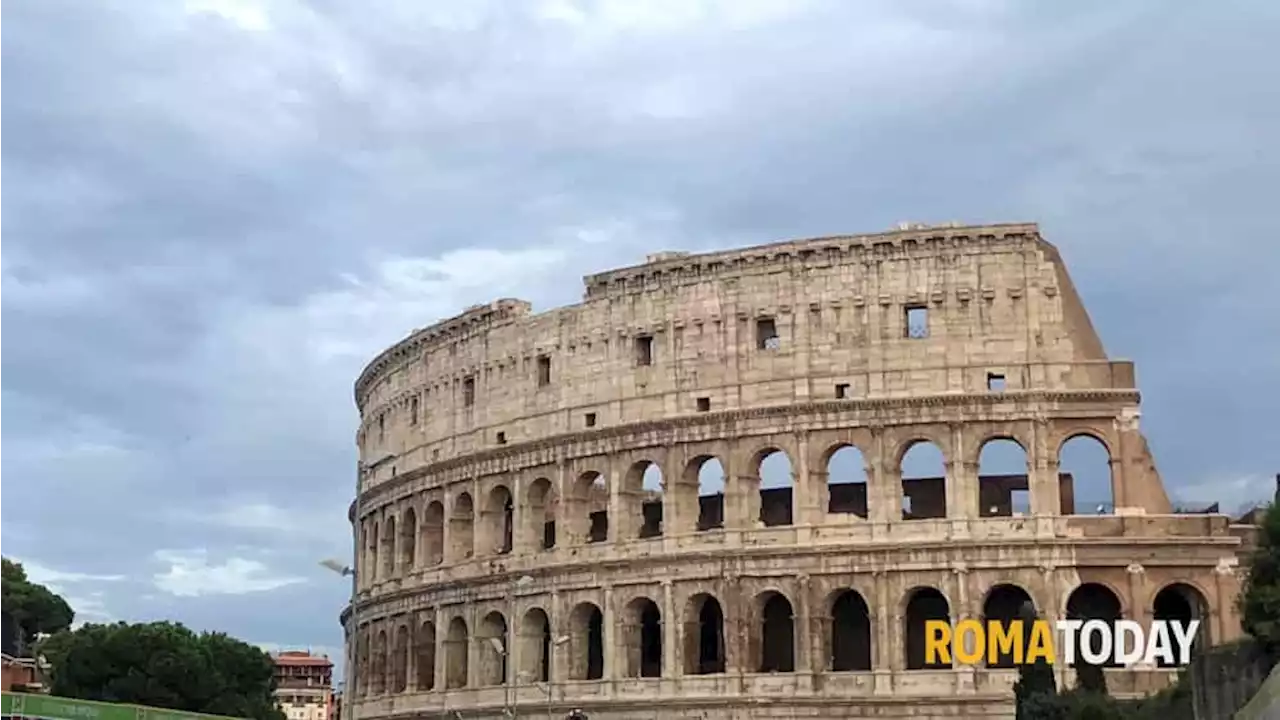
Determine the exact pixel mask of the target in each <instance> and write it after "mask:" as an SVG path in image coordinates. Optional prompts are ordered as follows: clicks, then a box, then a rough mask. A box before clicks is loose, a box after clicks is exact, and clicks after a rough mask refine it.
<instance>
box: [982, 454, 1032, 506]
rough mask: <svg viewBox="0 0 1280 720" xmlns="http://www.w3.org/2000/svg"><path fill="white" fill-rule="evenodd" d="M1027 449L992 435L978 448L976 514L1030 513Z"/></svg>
mask: <svg viewBox="0 0 1280 720" xmlns="http://www.w3.org/2000/svg"><path fill="white" fill-rule="evenodd" d="M1028 473H1029V466H1028V465H1027V451H1026V450H1024V449H1023V447H1022V445H1020V444H1018V441H1016V440H1013V439H1011V438H992V439H990V440H987V441H986V442H985V443H983V444H982V449H981V450H979V451H978V515H979V516H980V517H1015V516H1017V517H1021V516H1023V515H1026V514H1028V513H1030V512H1031V483H1030V481H1029V480H1028V478H1027V476H1028Z"/></svg>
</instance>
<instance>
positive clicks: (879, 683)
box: [871, 570, 904, 695]
mask: <svg viewBox="0 0 1280 720" xmlns="http://www.w3.org/2000/svg"><path fill="white" fill-rule="evenodd" d="M873 577H874V587H875V594H874V597H873V598H871V627H872V628H873V629H874V632H873V635H874V639H873V642H872V645H871V668H872V670H873V671H874V672H875V693H876V694H877V695H891V694H893V673H894V672H898V671H901V670H902V668H903V665H904V663H903V660H902V657H901V654H902V653H901V652H899V647H898V643H897V641H896V638H897V636H898V635H900V634H901V628H900V627H899V625H900V623H898V622H897V620H898V613H897V612H895V610H894V606H893V600H892V595H891V592H890V583H889V574H888V573H887V572H885V571H884V570H876V571H875V573H874V575H873Z"/></svg>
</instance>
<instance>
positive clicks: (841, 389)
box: [836, 383, 849, 400]
mask: <svg viewBox="0 0 1280 720" xmlns="http://www.w3.org/2000/svg"><path fill="white" fill-rule="evenodd" d="M848 397H849V383H837V384H836V399H837V400H844V399H846V398H848Z"/></svg>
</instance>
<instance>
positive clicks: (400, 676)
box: [390, 625, 413, 693]
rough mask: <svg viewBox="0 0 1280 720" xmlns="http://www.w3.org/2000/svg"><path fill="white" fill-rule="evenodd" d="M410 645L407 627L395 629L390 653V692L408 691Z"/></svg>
mask: <svg viewBox="0 0 1280 720" xmlns="http://www.w3.org/2000/svg"><path fill="white" fill-rule="evenodd" d="M412 650H413V648H412V645H411V644H410V643H409V626H408V625H401V626H399V627H397V628H396V640H395V645H394V648H393V649H392V651H391V660H392V661H391V663H390V665H391V683H390V685H391V692H393V693H402V692H404V691H405V690H408V689H409V653H410V652H412Z"/></svg>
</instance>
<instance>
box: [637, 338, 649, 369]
mask: <svg viewBox="0 0 1280 720" xmlns="http://www.w3.org/2000/svg"><path fill="white" fill-rule="evenodd" d="M652 364H653V336H652V335H641V336H640V337H637V338H636V365H639V366H642V367H643V366H646V365H652Z"/></svg>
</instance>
